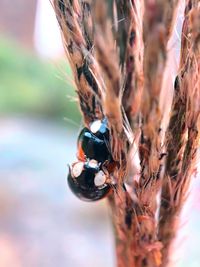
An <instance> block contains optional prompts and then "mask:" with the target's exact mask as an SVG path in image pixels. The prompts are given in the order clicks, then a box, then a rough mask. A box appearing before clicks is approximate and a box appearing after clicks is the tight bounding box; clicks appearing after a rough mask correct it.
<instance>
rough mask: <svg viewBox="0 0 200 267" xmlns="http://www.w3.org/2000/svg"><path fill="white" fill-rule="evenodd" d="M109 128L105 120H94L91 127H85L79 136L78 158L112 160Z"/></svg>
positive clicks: (101, 160)
mask: <svg viewBox="0 0 200 267" xmlns="http://www.w3.org/2000/svg"><path fill="white" fill-rule="evenodd" d="M108 144H109V130H108V128H107V123H106V121H105V120H104V121H103V122H101V121H100V120H97V121H95V122H93V123H92V124H91V126H90V129H88V128H86V127H85V128H83V130H82V131H81V132H80V134H79V137H78V152H77V158H78V159H79V160H83V161H84V160H85V159H86V158H89V159H94V160H97V161H98V162H105V161H106V160H111V159H112V156H111V154H110V152H109V149H108Z"/></svg>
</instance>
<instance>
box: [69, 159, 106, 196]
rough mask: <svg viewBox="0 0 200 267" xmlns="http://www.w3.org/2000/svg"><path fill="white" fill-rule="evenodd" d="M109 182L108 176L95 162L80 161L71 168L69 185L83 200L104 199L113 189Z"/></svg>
mask: <svg viewBox="0 0 200 267" xmlns="http://www.w3.org/2000/svg"><path fill="white" fill-rule="evenodd" d="M107 180H108V176H107V175H106V174H105V172H104V171H103V170H101V168H100V165H99V163H98V162H97V161H95V160H90V161H88V162H82V161H78V162H75V163H73V164H72V166H71V168H69V174H68V185H69V187H70V189H71V191H72V192H73V193H74V194H75V195H76V196H77V197H78V198H80V199H81V200H85V201H95V200H99V199H102V198H104V197H105V196H106V195H107V194H108V193H109V191H110V189H111V186H110V185H109V183H107Z"/></svg>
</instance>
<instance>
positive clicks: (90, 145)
mask: <svg viewBox="0 0 200 267" xmlns="http://www.w3.org/2000/svg"><path fill="white" fill-rule="evenodd" d="M77 145H78V151H77V158H78V160H79V161H78V162H76V163H74V164H72V165H71V168H70V169H69V174H68V185H69V187H70V189H71V191H72V192H73V193H74V194H75V195H76V196H77V197H78V198H80V199H81V200H86V201H95V200H99V199H102V198H104V197H105V196H106V195H107V194H108V193H109V191H110V190H111V185H110V184H108V183H106V180H107V178H108V177H107V176H109V173H108V171H107V172H106V173H107V174H105V172H104V171H103V168H104V169H105V166H108V167H109V163H113V159H112V156H111V153H110V152H109V150H110V148H109V129H108V127H107V120H106V119H104V120H102V121H100V120H97V121H94V122H93V123H92V124H91V125H90V128H87V127H85V128H83V129H82V131H81V132H80V134H79V137H78V144H77ZM104 163H106V164H104ZM77 164H78V165H77ZM77 166H78V167H77ZM79 166H81V167H80V168H79Z"/></svg>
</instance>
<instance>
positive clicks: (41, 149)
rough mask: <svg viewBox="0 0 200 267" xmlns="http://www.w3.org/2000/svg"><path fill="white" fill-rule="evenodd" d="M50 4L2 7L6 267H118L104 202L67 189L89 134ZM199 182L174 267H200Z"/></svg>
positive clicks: (0, 113)
mask: <svg viewBox="0 0 200 267" xmlns="http://www.w3.org/2000/svg"><path fill="white" fill-rule="evenodd" d="M74 89H75V87H74V84H73V79H72V76H71V72H70V68H69V66H68V64H67V61H66V59H65V56H64V53H63V48H62V42H61V37H60V33H59V29H58V25H57V22H56V19H55V16H54V13H53V9H52V6H51V4H50V2H49V0H40V1H39V0H38V1H36V0H29V1H27V0H14V1H7V0H0V267H27V266H28V267H54V266H59V267H64V266H65V267H66V266H67V267H94V266H95V267H102V266H104V267H114V266H115V255H114V240H113V235H112V227H111V222H110V220H109V209H108V207H107V204H106V201H100V202H97V203H94V204H93V203H92V204H91V203H89V204H88V203H84V202H81V201H79V200H77V199H76V198H75V197H74V196H73V195H72V194H71V192H70V191H69V189H68V187H67V183H66V175H67V164H68V163H70V162H72V161H74V159H75V153H76V137H77V135H78V132H79V129H80V127H81V125H82V121H81V116H80V113H79V110H78V108H77V102H76V96H75V93H74ZM199 190H200V185H199V182H198V179H195V182H194V183H193V187H191V191H192V194H190V198H189V201H188V204H187V207H186V208H185V210H184V216H183V220H182V227H181V231H180V233H179V237H178V239H177V242H176V244H175V247H174V248H175V251H176V253H175V254H174V266H192V267H195V266H199V264H200V247H199V245H198V244H199V238H200V233H199V226H198V225H199V219H200V212H199V211H200V210H199V209H200V206H199Z"/></svg>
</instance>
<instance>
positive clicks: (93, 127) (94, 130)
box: [90, 120, 102, 133]
mask: <svg viewBox="0 0 200 267" xmlns="http://www.w3.org/2000/svg"><path fill="white" fill-rule="evenodd" d="M101 125H102V122H101V120H96V121H94V122H93V123H92V124H91V125H90V130H91V132H92V133H97V132H98V131H99V129H100V128H101Z"/></svg>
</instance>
